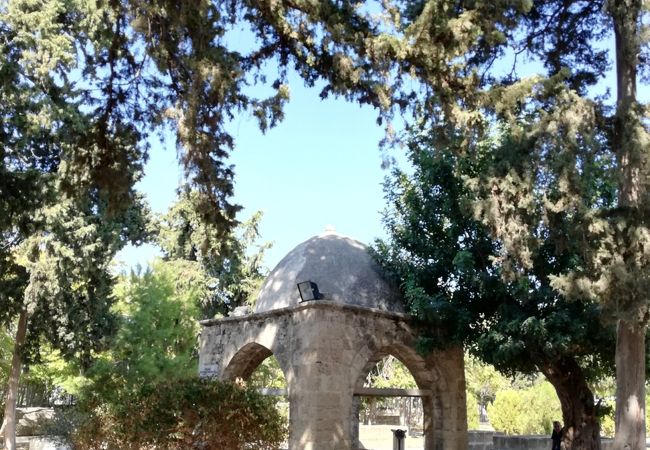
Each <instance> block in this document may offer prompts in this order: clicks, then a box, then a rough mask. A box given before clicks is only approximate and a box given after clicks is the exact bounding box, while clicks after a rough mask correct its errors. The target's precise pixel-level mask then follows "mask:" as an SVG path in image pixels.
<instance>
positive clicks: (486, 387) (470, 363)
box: [465, 354, 511, 414]
mask: <svg viewBox="0 0 650 450" xmlns="http://www.w3.org/2000/svg"><path fill="white" fill-rule="evenodd" d="M465 385H466V386H467V398H468V402H469V401H470V400H469V398H470V397H471V398H473V399H474V400H473V401H474V402H476V404H477V408H478V405H480V406H481V407H482V408H487V406H488V405H489V404H490V403H492V402H493V401H494V399H495V398H496V394H497V392H499V391H501V390H504V389H506V388H508V387H510V385H511V382H510V381H509V380H508V379H507V378H506V377H505V376H503V375H502V374H501V373H499V372H498V371H497V370H496V369H495V368H494V367H493V366H491V365H489V364H485V363H483V362H481V361H480V360H479V359H477V358H476V357H473V356H470V355H468V354H465ZM468 414H469V410H468Z"/></svg>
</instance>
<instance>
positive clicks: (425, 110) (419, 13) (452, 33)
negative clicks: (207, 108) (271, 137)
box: [255, 0, 650, 449]
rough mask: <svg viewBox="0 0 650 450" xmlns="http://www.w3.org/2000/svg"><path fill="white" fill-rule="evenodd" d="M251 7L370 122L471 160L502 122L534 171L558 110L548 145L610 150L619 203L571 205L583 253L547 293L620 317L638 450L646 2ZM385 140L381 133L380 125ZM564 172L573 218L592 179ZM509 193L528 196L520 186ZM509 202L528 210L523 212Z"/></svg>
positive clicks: (628, 412) (621, 381)
mask: <svg viewBox="0 0 650 450" xmlns="http://www.w3.org/2000/svg"><path fill="white" fill-rule="evenodd" d="M258 9H259V10H260V13H259V17H262V18H263V19H264V20H265V21H266V22H268V23H269V24H270V28H271V31H267V29H265V28H261V27H260V28H261V29H262V30H264V31H265V32H266V33H265V34H264V36H281V38H282V39H284V40H286V41H287V42H291V43H292V44H293V46H294V49H295V50H294V51H293V53H292V56H293V57H294V58H295V61H296V65H297V66H298V67H299V70H301V71H302V72H303V74H304V76H305V78H306V79H307V81H308V82H313V80H314V79H315V78H317V77H323V78H325V80H326V85H325V87H324V88H323V90H322V93H321V95H323V96H327V95H329V94H341V95H344V96H346V97H347V98H349V99H353V100H356V101H359V102H361V103H369V104H372V105H374V106H376V107H377V108H378V109H379V111H380V122H381V121H383V120H386V119H390V118H391V116H392V114H393V113H394V112H395V111H396V110H398V109H401V110H402V111H408V110H410V111H412V112H414V117H415V121H423V122H425V123H426V124H428V126H429V127H430V128H432V129H433V130H435V136H436V140H438V141H439V143H440V144H441V145H445V143H448V142H450V141H453V140H455V139H460V140H461V142H462V145H460V146H459V148H460V149H462V152H473V151H474V150H475V148H476V146H477V145H478V143H479V142H481V141H482V138H481V137H482V136H484V135H485V133H486V132H489V129H490V127H492V126H493V125H494V124H495V123H497V122H505V123H506V124H508V128H509V132H510V133H511V134H510V136H509V139H510V140H511V142H512V143H513V144H515V147H517V148H518V149H519V150H520V151H521V153H520V155H519V156H520V158H521V161H525V160H529V161H530V165H529V169H530V170H534V169H535V168H536V167H537V166H535V164H540V163H541V164H544V163H545V159H544V158H543V157H542V156H543V155H544V154H546V153H545V152H546V148H547V147H546V145H545V143H544V141H545V140H546V139H542V140H541V141H538V140H537V139H536V138H537V136H538V132H539V131H541V132H542V136H545V137H546V138H548V137H551V136H552V129H553V127H554V126H556V125H557V124H558V122H556V121H555V120H554V119H552V118H557V117H558V115H559V114H560V113H562V112H564V119H565V120H563V121H561V122H559V123H561V124H562V126H566V127H567V128H565V129H564V130H562V129H561V128H556V130H559V131H564V133H563V135H564V136H566V137H569V138H570V139H569V140H568V141H566V143H567V144H568V145H566V146H563V145H561V144H562V142H557V143H558V144H560V145H559V146H558V147H557V148H560V149H565V150H567V151H568V153H567V154H568V155H571V153H572V150H573V149H574V148H575V145H574V144H575V143H576V142H578V143H581V144H585V145H602V146H603V147H605V148H607V149H608V151H609V152H610V154H612V155H616V158H615V163H614V164H613V165H612V166H611V167H610V171H611V173H613V174H616V175H617V177H618V178H617V183H616V187H617V203H616V204H615V205H609V207H606V206H603V207H602V208H601V209H600V211H595V210H593V209H589V208H580V207H577V212H576V214H584V215H583V217H582V221H580V220H578V221H576V223H582V224H583V227H582V228H581V233H582V234H583V235H584V236H587V238H586V239H584V240H583V243H584V246H583V249H582V252H581V253H582V255H583V257H584V258H583V260H582V261H581V263H580V264H576V265H574V266H573V267H571V268H567V273H565V274H559V275H557V277H556V278H555V279H554V281H553V287H554V289H557V290H558V291H561V292H563V293H564V294H565V295H568V296H576V297H580V298H586V297H590V298H596V299H597V300H598V301H599V302H600V304H601V305H602V309H603V318H605V319H614V320H616V321H617V322H618V326H617V330H618V331H617V333H618V336H617V343H618V344H617V380H618V381H617V385H618V394H617V399H618V403H617V411H618V413H617V423H618V426H617V438H616V448H617V449H618V448H623V447H626V448H627V447H630V448H635V449H639V448H641V447H642V446H643V445H644V444H643V442H644V433H643V430H644V426H643V416H642V414H641V411H643V409H644V405H643V398H644V395H643V386H644V382H643V381H644V375H643V370H642V367H643V363H644V361H645V358H644V352H645V349H644V348H643V345H642V342H643V336H644V334H645V326H646V322H647V317H648V315H647V313H646V311H647V305H648V297H647V292H648V289H647V286H645V285H644V283H645V280H647V279H648V276H647V262H646V261H647V255H646V251H645V249H646V248H647V245H646V236H647V235H648V234H647V231H646V230H647V225H646V214H645V211H646V210H647V207H646V204H647V189H646V178H647V172H646V171H647V167H648V165H647V164H646V158H647V156H646V155H647V152H648V148H650V146H649V145H648V135H649V133H648V125H647V106H645V105H642V104H641V103H640V102H639V100H638V98H637V84H638V80H637V73H639V72H640V71H644V70H645V72H643V73H642V75H645V76H647V75H648V73H647V68H648V67H650V66H649V65H648V64H647V58H648V51H649V48H650V46H649V45H648V41H649V39H648V33H647V5H646V4H645V3H644V2H643V0H616V1H611V2H607V4H606V6H604V5H603V4H602V2H577V1H576V2H572V1H569V2H566V1H555V0H553V1H549V2H529V1H515V2H505V3H498V4H495V3H493V2H475V1H471V2H470V1H467V2H448V1H446V0H429V1H416V2H411V1H398V0H396V1H394V2H384V3H382V7H381V8H379V7H377V6H376V5H375V7H368V8H364V7H353V5H352V4H348V3H343V4H341V3H339V2H334V1H332V2H319V3H318V4H314V3H311V2H302V1H292V2H272V1H268V2H259V7H258ZM257 17H258V16H256V17H255V18H257ZM376 18H378V19H376ZM607 37H612V38H613V40H614V49H613V51H612V52H608V50H607V49H606V48H603V46H602V45H601V42H602V41H603V40H604V39H606V38H607ZM610 53H611V54H610ZM522 59H529V60H531V59H532V60H533V61H534V62H536V63H539V66H541V69H540V70H539V72H540V73H539V74H538V75H536V76H530V77H525V76H521V75H519V73H521V71H522V64H521V60H522ZM609 64H613V65H614V67H615V68H616V79H617V83H616V84H617V97H616V105H615V106H616V107H615V108H610V107H609V105H608V102H607V99H608V96H607V95H604V96H596V95H593V92H594V90H593V88H594V86H596V85H597V84H598V83H599V82H602V80H603V79H604V77H605V75H606V73H607V69H608V66H609ZM504 66H505V67H504ZM524 71H525V68H524ZM642 80H643V78H642ZM646 81H647V80H646ZM522 119H523V123H522ZM549 119H550V120H549ZM388 131H389V136H388V137H389V138H391V136H390V131H391V129H390V126H389V127H388ZM544 131H546V132H544ZM389 140H390V139H389ZM499 164H500V162H499V161H497V160H495V165H497V166H498V165H499ZM520 167H521V166H520ZM567 167H568V168H570V169H569V170H568V172H567V174H566V175H567V178H566V181H567V182H568V184H567V187H568V189H567V190H564V191H560V193H559V194H560V195H559V196H558V197H557V198H556V200H555V204H554V205H552V208H556V209H557V208H560V209H561V208H564V207H565V205H566V207H568V208H569V210H570V211H573V209H574V208H576V205H575V204H574V203H573V201H574V200H575V197H574V196H573V192H572V189H573V188H575V183H579V182H580V180H581V179H584V178H588V177H589V175H588V174H583V173H581V171H580V164H573V165H570V164H569V166H567ZM515 169H516V167H515ZM509 176H510V177H511V178H512V175H509V174H508V171H507V170H504V171H502V177H503V178H502V179H501V181H503V182H508V181H509V179H508V177H509ZM492 181H494V180H492ZM510 181H511V180H510ZM519 181H525V179H523V180H519ZM511 185H513V187H514V184H512V183H511ZM516 189H525V182H522V183H518V187H516ZM515 206H521V207H522V209H526V208H525V205H524V204H523V203H516V204H515ZM496 212H497V214H495V215H493V216H489V217H488V216H486V217H485V219H486V221H487V222H491V225H490V226H492V227H493V229H494V230H495V231H500V233H498V234H497V235H496V236H497V237H498V238H499V239H501V240H504V242H508V241H509V242H510V243H511V244H514V246H504V247H503V248H502V250H503V254H504V255H509V256H508V258H512V263H513V264H514V263H515V261H517V262H518V263H520V264H523V265H526V264H528V261H527V257H526V255H527V252H528V249H527V244H526V240H525V239H520V238H521V236H523V235H525V233H524V232H523V229H522V228H521V227H517V226H515V227H512V228H510V229H503V228H499V227H498V225H499V224H502V223H504V222H508V223H516V219H514V218H513V217H512V216H509V217H508V216H504V215H503V214H500V213H502V211H496ZM576 231H577V230H576Z"/></svg>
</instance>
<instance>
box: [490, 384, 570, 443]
mask: <svg viewBox="0 0 650 450" xmlns="http://www.w3.org/2000/svg"><path fill="white" fill-rule="evenodd" d="M488 416H489V417H490V423H491V424H492V426H493V427H494V429H495V430H497V431H501V432H503V433H505V434H550V433H551V428H552V425H553V420H560V419H561V417H562V412H561V411H560V402H559V400H558V398H557V395H556V393H555V389H553V386H551V384H550V383H548V382H546V381H545V382H542V383H539V384H536V385H534V386H532V387H530V388H528V389H523V390H514V389H508V390H505V391H500V392H498V393H497V395H496V398H495V400H494V403H492V404H491V405H490V406H488Z"/></svg>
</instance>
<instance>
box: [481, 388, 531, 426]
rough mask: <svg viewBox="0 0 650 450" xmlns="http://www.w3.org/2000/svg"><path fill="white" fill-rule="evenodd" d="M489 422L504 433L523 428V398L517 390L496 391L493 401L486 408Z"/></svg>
mask: <svg viewBox="0 0 650 450" xmlns="http://www.w3.org/2000/svg"><path fill="white" fill-rule="evenodd" d="M487 412H488V417H489V418H490V424H491V425H492V426H493V427H494V429H495V430H497V431H501V432H502V433H505V434H519V433H521V430H522V429H523V424H522V419H523V414H525V407H524V399H523V396H522V395H521V393H520V392H519V391H516V390H514V389H506V390H504V391H499V392H497V395H496V397H495V399H494V402H493V403H492V404H491V405H489V406H488V408H487Z"/></svg>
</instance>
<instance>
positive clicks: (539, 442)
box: [470, 434, 613, 450]
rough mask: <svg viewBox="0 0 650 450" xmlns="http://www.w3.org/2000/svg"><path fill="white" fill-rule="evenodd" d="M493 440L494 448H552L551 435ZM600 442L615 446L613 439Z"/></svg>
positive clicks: (607, 447)
mask: <svg viewBox="0 0 650 450" xmlns="http://www.w3.org/2000/svg"><path fill="white" fill-rule="evenodd" d="M492 440H493V443H494V447H493V450H548V449H550V448H551V437H550V435H549V436H539V435H534V436H504V435H498V434H497V435H495V436H494V437H493V439H492ZM600 443H601V449H602V450H610V449H611V448H613V445H612V439H606V438H602V439H601V440H600ZM470 448H471V447H470Z"/></svg>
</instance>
